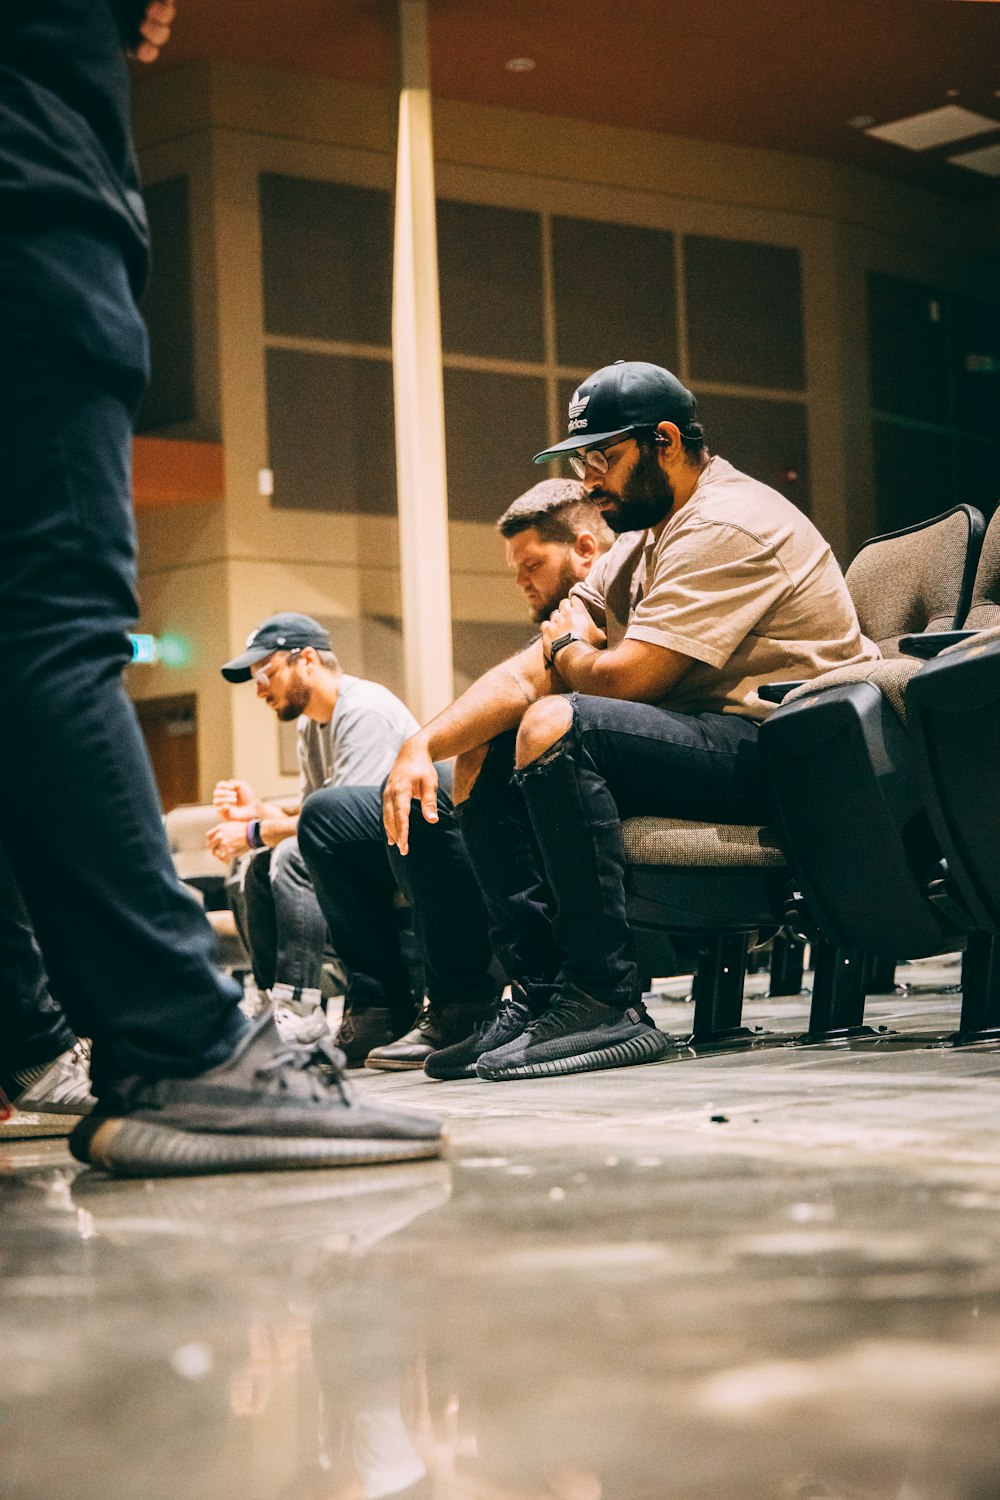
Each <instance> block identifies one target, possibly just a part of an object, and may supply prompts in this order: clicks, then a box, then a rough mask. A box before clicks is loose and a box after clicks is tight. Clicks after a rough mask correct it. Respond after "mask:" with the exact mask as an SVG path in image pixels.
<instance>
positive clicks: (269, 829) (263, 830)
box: [260, 813, 299, 849]
mask: <svg viewBox="0 0 1000 1500" xmlns="http://www.w3.org/2000/svg"><path fill="white" fill-rule="evenodd" d="M298 829H299V815H298V813H295V814H294V815H293V816H290V815H289V814H288V813H280V814H279V815H278V817H276V818H262V819H261V821H260V836H261V838H262V839H263V840H264V843H265V844H266V845H267V847H268V849H273V848H274V846H275V844H280V843H281V841H282V839H293V838H294V837H295V835H296V833H297V832H298Z"/></svg>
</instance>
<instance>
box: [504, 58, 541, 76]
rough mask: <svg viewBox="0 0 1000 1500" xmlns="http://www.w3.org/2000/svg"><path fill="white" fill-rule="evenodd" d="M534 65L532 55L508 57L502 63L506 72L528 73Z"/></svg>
mask: <svg viewBox="0 0 1000 1500" xmlns="http://www.w3.org/2000/svg"><path fill="white" fill-rule="evenodd" d="M534 66H535V59H534V58H533V57H508V59H507V61H506V62H505V63H504V67H505V68H506V69H507V72H508V73H530V72H531V70H532V69H533V68H534Z"/></svg>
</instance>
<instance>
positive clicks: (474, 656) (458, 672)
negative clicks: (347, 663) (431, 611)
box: [361, 584, 537, 696]
mask: <svg viewBox="0 0 1000 1500" xmlns="http://www.w3.org/2000/svg"><path fill="white" fill-rule="evenodd" d="M498 587H501V588H502V587H503V585H502V584H500V585H498ZM361 624H362V628H363V631H364V640H365V676H367V677H374V678H375V679H376V680H377V681H378V682H383V683H385V685H386V686H387V687H388V688H390V689H391V690H392V691H393V692H394V693H397V694H398V695H400V696H402V693H403V626H402V622H401V621H400V620H399V619H398V618H397V617H396V616H393V615H370V616H367V617H366V618H365V619H363V620H362V622H361ZM536 635H537V631H536V630H535V627H534V626H533V625H532V624H531V623H530V621H529V620H528V619H527V618H525V622H524V624H523V625H511V624H510V623H498V622H495V621H492V620H453V621H452V626H451V639H452V651H453V653H454V666H455V692H456V693H460V692H462V691H464V689H465V687H466V686H467V685H468V684H469V683H470V682H475V680H476V678H477V677H481V676H482V675H483V673H484V672H487V671H489V669H490V667H495V666H496V665H497V663H498V662H501V661H506V660H507V658H508V657H510V656H514V655H516V653H517V652H518V651H523V650H524V648H525V646H528V645H530V643H531V642H532V641H533V640H534V639H535V637H536Z"/></svg>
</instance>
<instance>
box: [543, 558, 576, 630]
mask: <svg viewBox="0 0 1000 1500" xmlns="http://www.w3.org/2000/svg"><path fill="white" fill-rule="evenodd" d="M579 581H580V580H579V578H578V577H577V575H576V573H574V571H573V568H572V567H571V565H570V564H569V563H567V564H566V565H565V567H564V568H563V569H562V571H561V572H560V574H559V577H558V578H557V579H556V583H555V588H556V592H555V593H552V594H550V595H549V597H548V598H547V599H543V600H542V602H541V604H538V605H536V606H535V608H534V609H533V610H532V611H531V618H532V620H533V621H534V623H535V624H536V625H541V623H542V621H543V620H547V619H548V618H549V616H550V615H551V614H552V612H553V610H555V609H557V608H558V607H559V605H560V604H561V603H562V602H563V600H564V599H565V598H566V597H567V595H568V594H569V591H570V589H571V588H572V587H573V585H574V583H579Z"/></svg>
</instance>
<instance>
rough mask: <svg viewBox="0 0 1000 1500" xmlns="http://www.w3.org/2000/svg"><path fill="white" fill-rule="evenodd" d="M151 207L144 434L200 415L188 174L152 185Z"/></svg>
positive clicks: (139, 427)
mask: <svg viewBox="0 0 1000 1500" xmlns="http://www.w3.org/2000/svg"><path fill="white" fill-rule="evenodd" d="M146 209H147V212H148V214H149V229H150V236H151V239H152V245H153V260H152V271H151V275H150V280H149V286H148V287H147V288H146V292H145V294H144V296H143V299H142V303H141V306H142V315H143V317H144V318H145V320H146V327H147V328H148V329H149V348H150V358H151V362H152V377H151V380H150V385H149V390H148V391H147V393H146V397H145V400H144V401H143V403H142V410H141V412H140V415H139V419H138V422H137V424H136V430H137V431H139V432H153V431H155V430H156V429H157V428H158V427H166V426H168V425H169V424H170V423H173V422H189V421H190V420H191V419H192V418H193V417H195V416H196V415H197V411H196V399H195V381H194V298H193V291H192V285H191V204H190V195H189V188H188V180H187V178H186V177H171V178H168V179H167V181H165V182H154V183H153V184H152V186H151V187H148V188H147V189H146Z"/></svg>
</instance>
